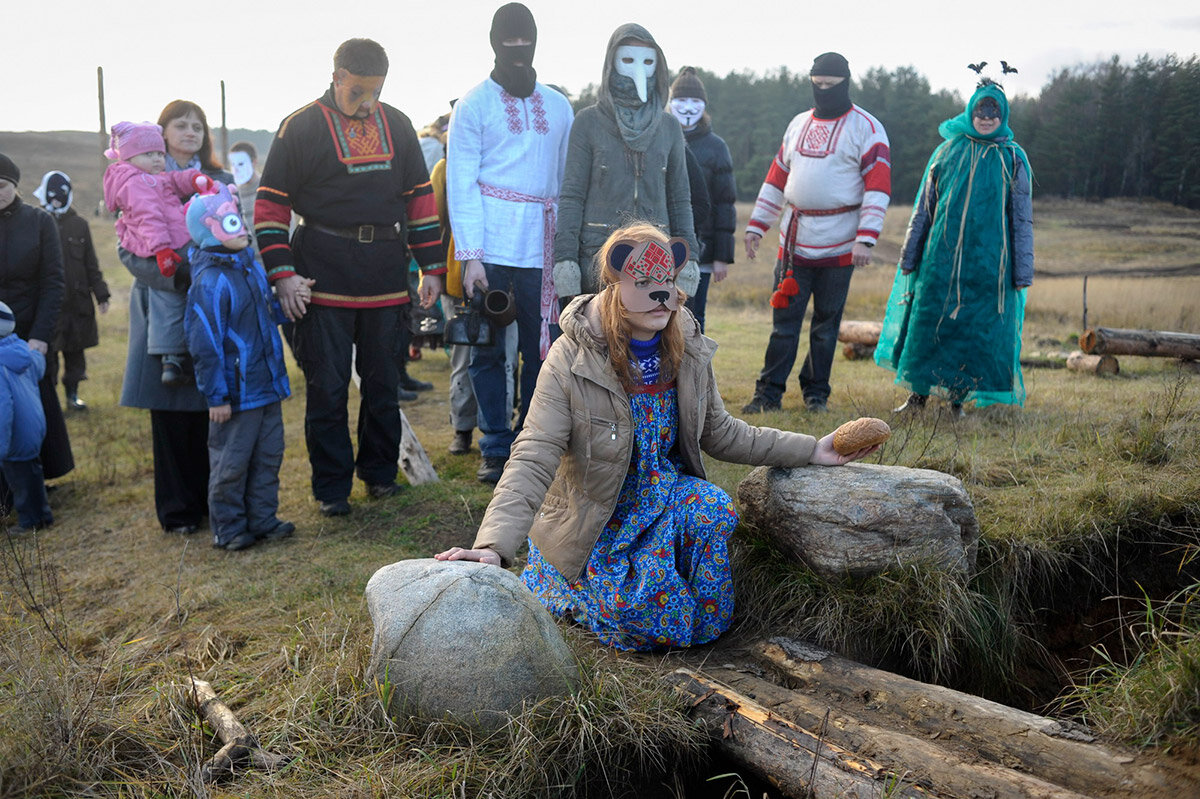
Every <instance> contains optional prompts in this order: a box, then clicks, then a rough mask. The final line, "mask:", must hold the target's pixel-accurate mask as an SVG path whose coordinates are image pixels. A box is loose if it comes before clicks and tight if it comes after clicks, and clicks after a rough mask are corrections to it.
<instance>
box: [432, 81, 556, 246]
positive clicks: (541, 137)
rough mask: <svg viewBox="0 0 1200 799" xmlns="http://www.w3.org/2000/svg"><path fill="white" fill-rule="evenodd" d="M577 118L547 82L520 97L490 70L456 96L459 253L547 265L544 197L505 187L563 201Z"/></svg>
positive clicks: (453, 138) (452, 154) (453, 143)
mask: <svg viewBox="0 0 1200 799" xmlns="http://www.w3.org/2000/svg"><path fill="white" fill-rule="evenodd" d="M574 118H575V113H574V112H573V111H572V110H571V103H570V102H569V101H568V100H567V98H566V97H564V96H562V95H561V94H559V93H558V92H556V91H554V90H553V89H550V88H548V87H546V86H545V85H543V84H541V83H536V84H535V85H534V89H533V94H531V95H529V96H528V97H525V98H520V97H513V96H512V95H511V94H509V93H508V92H506V91H504V89H503V88H501V86H500V84H498V83H496V82H495V81H494V80H492V79H491V78H488V79H487V80H485V81H484V82H483V83H480V84H479V85H478V86H476V87H475V88H473V89H471V91H469V92H467V94H466V95H464V96H463V97H462V98H460V99H459V101H458V102H457V103H455V104H454V112H453V114H451V117H450V133H449V138H448V140H447V147H446V197H447V206H448V208H449V212H450V227H451V229H452V230H453V232H454V242H455V250H454V257H455V258H457V259H458V260H460V261H468V260H470V259H472V258H478V259H479V260H481V261H483V262H485V263H491V264H500V265H503V266H520V267H537V268H541V267H542V266H543V263H544V252H543V249H544V247H543V240H544V236H543V229H542V226H543V224H544V221H543V220H544V216H545V206H544V204H542V203H538V202H531V201H529V200H528V199H526V200H516V199H509V198H507V197H505V196H504V195H510V196H513V197H515V196H518V195H524V196H525V197H527V198H545V199H549V200H551V201H553V202H554V203H555V207H556V208H557V202H558V192H559V187H560V186H561V184H562V177H563V169H564V166H565V165H566V161H567V140H568V139H569V137H570V133H571V122H572V121H573V120H574ZM485 186H486V187H488V189H487V191H486V193H485ZM497 190H498V191H497Z"/></svg>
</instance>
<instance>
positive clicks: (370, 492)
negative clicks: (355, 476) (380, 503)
mask: <svg viewBox="0 0 1200 799" xmlns="http://www.w3.org/2000/svg"><path fill="white" fill-rule="evenodd" d="M399 490H400V486H398V485H396V484H395V483H375V484H371V483H367V496H369V497H370V498H371V499H387V498H388V497H390V496H394V495H395V494H396V493H397V492H398V491H399Z"/></svg>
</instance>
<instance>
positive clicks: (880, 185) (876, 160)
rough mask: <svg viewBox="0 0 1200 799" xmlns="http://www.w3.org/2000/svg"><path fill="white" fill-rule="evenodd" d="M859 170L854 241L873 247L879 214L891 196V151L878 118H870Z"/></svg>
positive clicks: (880, 225) (881, 225) (876, 237)
mask: <svg viewBox="0 0 1200 799" xmlns="http://www.w3.org/2000/svg"><path fill="white" fill-rule="evenodd" d="M873 121H874V120H873ZM859 170H860V174H861V175H862V180H863V199H862V209H861V210H860V211H859V214H858V234H857V235H856V236H855V240H856V241H860V242H863V243H864V244H870V245H872V246H874V244H875V242H876V241H877V240H878V239H879V232H880V231H881V230H883V217H884V215H885V214H887V209H888V203H889V202H890V200H891V195H892V157H891V150H890V149H889V147H888V138H887V133H886V132H885V131H884V129H883V125H881V124H879V122H878V121H874V125H873V126H871V128H870V130H869V132H868V134H867V136H866V139H865V142H864V146H863V152H862V156H861V158H860V159H859Z"/></svg>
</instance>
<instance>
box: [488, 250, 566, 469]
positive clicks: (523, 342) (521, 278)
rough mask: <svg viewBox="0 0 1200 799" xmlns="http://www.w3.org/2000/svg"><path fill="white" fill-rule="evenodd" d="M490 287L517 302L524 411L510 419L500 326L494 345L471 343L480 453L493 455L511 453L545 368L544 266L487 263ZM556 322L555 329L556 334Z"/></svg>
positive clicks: (502, 337)
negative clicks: (543, 362)
mask: <svg viewBox="0 0 1200 799" xmlns="http://www.w3.org/2000/svg"><path fill="white" fill-rule="evenodd" d="M483 268H484V269H485V270H486V271H487V279H488V288H489V289H490V290H492V291H508V292H511V293H512V295H513V297H514V298H515V301H516V306H517V319H516V321H515V322H514V323H513V324H515V325H516V326H517V351H518V352H520V353H521V371H520V382H521V389H520V392H521V393H520V399H521V412H520V415H519V416H518V417H517V424H516V427H515V428H514V426H513V424H512V404H511V402H510V398H511V395H510V394H509V392H508V374H507V372H506V367H505V360H506V351H507V347H506V338H505V332H506V331H505V330H497V331H496V336H495V337H494V342H493V343H492V345H491V346H490V347H472V348H471V366H470V368H469V371H470V374H471V385H472V386H473V387H474V389H475V401H476V402H477V403H478V405H479V430H480V432H481V433H482V435H481V436H480V437H479V452H480V453H481V454H482V455H483V456H485V457H489V458H507V457H508V453H509V450H510V449H511V448H512V443H513V441H514V440H515V439H516V437H517V431H518V430H520V429H521V426H522V425H523V424H524V423H525V414H527V413H528V412H529V401H530V400H531V399H532V398H533V389H534V388H535V387H536V386H537V378H538V372H539V371H541V368H542V352H541V345H540V342H539V336H540V334H541V324H542V270H541V269H527V268H522V267H516V266H498V265H496V264H486V263H485V264H484V265H483ZM556 332H557V326H555V327H554V328H552V329H551V331H550V335H551V337H553V336H554V335H555V333H556Z"/></svg>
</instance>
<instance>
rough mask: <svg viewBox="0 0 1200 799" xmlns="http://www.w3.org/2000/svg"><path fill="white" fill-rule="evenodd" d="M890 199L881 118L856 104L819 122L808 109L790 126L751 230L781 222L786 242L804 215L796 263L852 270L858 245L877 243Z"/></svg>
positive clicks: (796, 244) (797, 230) (799, 227)
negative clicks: (850, 266) (851, 260)
mask: <svg viewBox="0 0 1200 799" xmlns="http://www.w3.org/2000/svg"><path fill="white" fill-rule="evenodd" d="M891 193H892V166H891V154H890V152H889V149H888V138H887V133H886V132H885V131H884V129H883V125H881V124H880V123H879V120H877V119H876V118H875V117H873V116H871V115H870V114H868V113H867V112H866V111H864V110H863V109H861V108H859V107H858V106H857V105H855V106H851V108H850V110H849V111H847V112H846V113H845V114H842V115H841V116H839V117H837V118H836V119H818V118H817V117H815V116H814V115H813V111H812V110H811V109H810V110H808V111H805V112H804V113H802V114H798V115H796V117H795V118H794V119H792V121H791V123H790V124H788V127H787V131H785V132H784V134H783V143H782V144H781V145H780V147H779V152H778V153H777V154H776V155H775V160H774V161H772V162H771V167H770V169H769V170H768V171H767V177H766V180H764V181H763V184H762V188H760V189H759V192H758V199H757V200H756V201H755V203H754V210H753V211H752V212H751V214H750V223H749V224H748V225H747V226H746V231H747V232H753V233H758V234H759V235H763V234H765V233H766V232H767V231H768V230H770V229H771V226H772V225H774V224H775V222H777V221H779V223H780V225H779V229H780V231H781V232H782V234H783V236H782V238H783V239H786V238H787V233H788V230H789V227H790V225H791V224H792V215H793V213H794V212H795V211H797V210H799V212H800V216H799V217H798V218H797V219H796V222H795V241H794V245H793V249H792V255H793V264H794V265H796V266H849V265H850V258H851V250H852V249H853V247H854V243H855V242H856V241H861V242H864V243H866V244H870V245H874V244H875V241H876V240H877V239H878V238H879V231H880V230H881V229H882V228H883V216H884V214H885V213H886V212H887V207H888V202H889V201H890V198H891ZM810 212H811V213H810ZM781 215H782V220H781V219H780V216H781ZM781 256H782V247H781Z"/></svg>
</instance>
